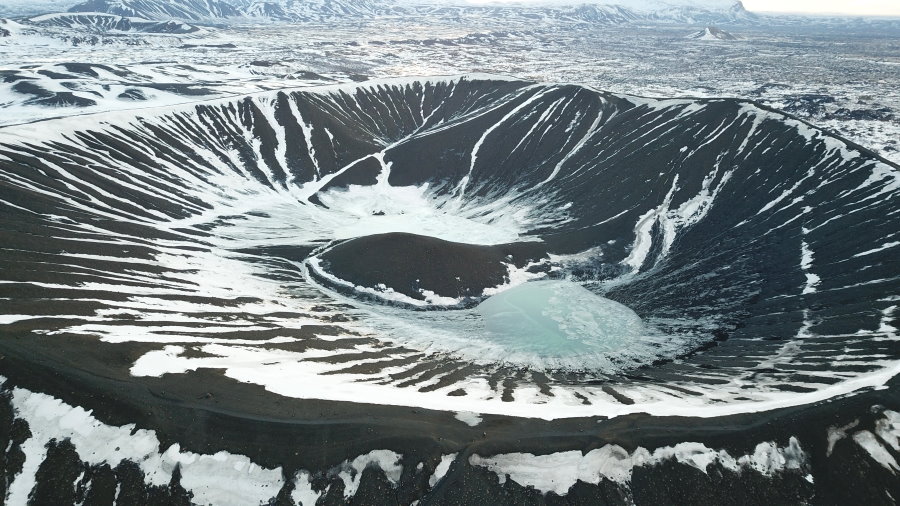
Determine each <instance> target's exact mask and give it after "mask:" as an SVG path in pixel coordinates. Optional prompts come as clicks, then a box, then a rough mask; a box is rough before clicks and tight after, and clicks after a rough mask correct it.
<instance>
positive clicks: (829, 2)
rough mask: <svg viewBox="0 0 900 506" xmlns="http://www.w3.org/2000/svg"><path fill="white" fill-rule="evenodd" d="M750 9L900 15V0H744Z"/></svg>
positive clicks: (745, 5)
mask: <svg viewBox="0 0 900 506" xmlns="http://www.w3.org/2000/svg"><path fill="white" fill-rule="evenodd" d="M743 2H744V7H746V8H747V10H749V11H769V12H811V13H822V14H826V13H827V14H833V13H840V14H857V15H861V16H862V15H865V16H873V15H874V16H900V0H743Z"/></svg>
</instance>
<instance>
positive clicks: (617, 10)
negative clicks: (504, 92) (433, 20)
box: [69, 0, 755, 24]
mask: <svg viewBox="0 0 900 506" xmlns="http://www.w3.org/2000/svg"><path fill="white" fill-rule="evenodd" d="M69 11H70V12H83V13H87V12H99V13H105V14H113V15H117V16H123V17H138V18H144V19H150V20H171V19H178V20H186V21H211V20H217V21H220V20H228V19H245V20H248V21H252V20H257V21H261V20H268V21H293V22H296V21H326V20H346V19H365V18H372V17H382V16H404V17H415V16H441V17H443V18H445V19H447V20H454V19H460V20H461V19H467V18H482V19H484V18H487V19H519V20H534V21H539V20H565V21H576V22H583V23H598V24H621V23H629V22H641V21H644V22H658V23H698V24H699V23H703V24H713V23H716V24H725V23H733V22H736V21H747V20H751V19H753V18H754V17H755V16H754V15H753V14H751V13H749V12H747V11H746V10H745V9H744V6H743V4H741V3H740V2H732V1H731V0H703V1H700V0H678V1H677V2H658V1H655V0H637V1H636V0H600V1H596V2H588V3H579V2H577V1H572V2H554V3H538V4H518V5H500V4H490V3H486V4H478V3H470V2H467V1H466V0H450V1H449V2H438V1H435V0H87V1H85V2H83V3H80V4H78V5H76V6H74V7H72V8H71V9H69Z"/></svg>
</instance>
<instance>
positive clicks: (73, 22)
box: [22, 12, 200, 34]
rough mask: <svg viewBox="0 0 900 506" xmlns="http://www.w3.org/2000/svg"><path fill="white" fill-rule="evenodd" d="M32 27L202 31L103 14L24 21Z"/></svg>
mask: <svg viewBox="0 0 900 506" xmlns="http://www.w3.org/2000/svg"><path fill="white" fill-rule="evenodd" d="M22 22H23V23H25V24H28V25H32V26H55V27H62V28H81V29H86V30H88V31H97V32H108V31H120V32H142V33H173V34H187V33H194V32H198V31H200V28H198V27H197V26H194V25H191V24H187V23H183V22H180V21H174V20H169V21H149V20H146V19H141V18H134V17H124V16H118V15H115V14H106V13H101V12H83V13H82V12H63V13H56V14H44V15H42V16H34V17H31V18H26V19H24V20H22Z"/></svg>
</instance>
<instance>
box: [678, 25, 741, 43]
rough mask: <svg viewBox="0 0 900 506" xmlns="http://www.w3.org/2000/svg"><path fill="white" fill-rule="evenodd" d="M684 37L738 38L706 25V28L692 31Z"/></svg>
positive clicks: (700, 38) (698, 38)
mask: <svg viewBox="0 0 900 506" xmlns="http://www.w3.org/2000/svg"><path fill="white" fill-rule="evenodd" d="M685 38H686V39H694V40H738V38H737V37H735V36H734V35H732V34H730V33H728V32H726V31H725V30H722V29H719V28H716V27H714V26H707V27H706V29H704V30H700V31H699V32H694V33H692V34H690V35H688V36H686V37H685Z"/></svg>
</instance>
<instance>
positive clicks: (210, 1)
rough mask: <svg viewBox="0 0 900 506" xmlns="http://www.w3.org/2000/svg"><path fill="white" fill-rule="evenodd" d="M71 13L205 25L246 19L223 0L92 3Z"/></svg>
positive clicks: (108, 0)
mask: <svg viewBox="0 0 900 506" xmlns="http://www.w3.org/2000/svg"><path fill="white" fill-rule="evenodd" d="M69 12H100V13H106V14H115V15H117V16H123V17H134V18H143V19H148V20H157V21H165V20H171V19H180V20H186V21H204V20H212V19H227V18H236V17H242V16H243V13H242V12H241V11H240V10H239V9H238V8H237V7H235V6H234V5H232V4H230V3H227V2H224V1H222V0H88V1H86V2H83V3H80V4H78V5H76V6H74V7H72V8H71V9H69Z"/></svg>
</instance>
